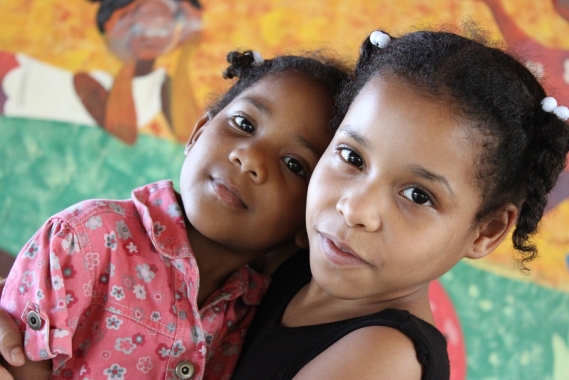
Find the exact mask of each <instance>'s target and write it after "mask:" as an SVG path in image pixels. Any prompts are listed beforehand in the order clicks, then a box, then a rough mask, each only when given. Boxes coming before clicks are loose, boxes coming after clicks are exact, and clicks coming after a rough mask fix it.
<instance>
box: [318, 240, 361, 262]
mask: <svg viewBox="0 0 569 380" xmlns="http://www.w3.org/2000/svg"><path fill="white" fill-rule="evenodd" d="M320 239H321V246H322V249H323V250H324V254H325V255H326V257H328V259H330V260H331V261H333V262H334V263H336V264H340V265H370V264H369V263H368V262H367V261H365V260H364V259H362V258H361V257H360V256H358V254H357V253H356V252H355V251H354V250H353V249H352V248H351V247H350V246H349V245H348V244H346V243H344V242H342V241H341V240H340V239H338V238H337V237H336V236H334V235H331V234H328V233H324V232H320Z"/></svg>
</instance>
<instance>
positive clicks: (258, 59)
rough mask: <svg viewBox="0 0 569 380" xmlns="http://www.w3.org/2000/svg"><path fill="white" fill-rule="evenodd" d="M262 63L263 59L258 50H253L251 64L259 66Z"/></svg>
mask: <svg viewBox="0 0 569 380" xmlns="http://www.w3.org/2000/svg"><path fill="white" fill-rule="evenodd" d="M263 63H265V59H264V58H263V57H262V56H261V53H259V52H258V51H254V52H253V63H252V64H251V65H253V66H255V67H256V66H261V65H262V64H263Z"/></svg>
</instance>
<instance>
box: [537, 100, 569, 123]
mask: <svg viewBox="0 0 569 380" xmlns="http://www.w3.org/2000/svg"><path fill="white" fill-rule="evenodd" d="M541 109H542V110H544V111H545V112H549V113H553V114H554V115H555V116H557V117H558V118H559V119H561V120H563V121H566V120H567V119H569V108H567V107H565V106H558V105H557V100H555V98H554V97H552V96H547V97H545V98H543V100H542V101H541Z"/></svg>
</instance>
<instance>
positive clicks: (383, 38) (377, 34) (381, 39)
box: [369, 30, 391, 49]
mask: <svg viewBox="0 0 569 380" xmlns="http://www.w3.org/2000/svg"><path fill="white" fill-rule="evenodd" d="M369 42H371V43H372V45H375V46H377V47H378V48H380V49H383V48H385V47H387V45H389V43H390V42H391V37H389V35H388V34H387V33H383V32H382V31H380V30H376V31H374V32H373V33H372V34H370V35H369Z"/></svg>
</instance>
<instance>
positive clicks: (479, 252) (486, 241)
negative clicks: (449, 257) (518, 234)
mask: <svg viewBox="0 0 569 380" xmlns="http://www.w3.org/2000/svg"><path fill="white" fill-rule="evenodd" d="M517 218H518V208H517V207H516V206H514V205H513V204H511V203H508V204H507V205H506V206H505V207H504V208H503V209H502V210H500V211H498V212H496V213H494V214H493V215H491V216H489V217H488V218H487V219H485V220H483V221H482V222H480V223H479V225H478V226H477V229H478V237H477V238H476V239H475V240H474V242H473V244H472V246H471V247H470V249H469V251H468V253H467V254H466V257H468V258H471V259H480V258H482V257H484V256H486V255H488V254H489V253H491V252H492V251H493V250H495V249H496V248H497V247H498V245H500V243H501V242H502V241H503V240H504V239H505V238H506V236H508V233H509V232H510V230H511V229H512V227H513V226H514V225H515V224H516V220H517Z"/></svg>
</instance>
